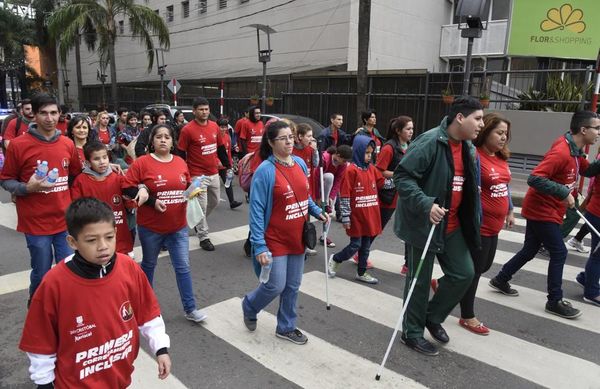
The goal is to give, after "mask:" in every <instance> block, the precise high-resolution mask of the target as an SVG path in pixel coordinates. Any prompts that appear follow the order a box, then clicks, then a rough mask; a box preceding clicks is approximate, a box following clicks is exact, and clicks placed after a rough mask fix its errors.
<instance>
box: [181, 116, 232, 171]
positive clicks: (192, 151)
mask: <svg viewBox="0 0 600 389" xmlns="http://www.w3.org/2000/svg"><path fill="white" fill-rule="evenodd" d="M222 145H223V137H222V136H221V131H220V130H219V126H217V123H215V122H213V121H210V120H208V122H207V123H206V124H205V125H200V124H199V123H198V122H197V121H196V120H192V121H191V122H189V123H188V124H186V125H185V126H184V127H183V128H182V129H181V133H180V134H179V144H178V145H177V147H178V148H179V149H180V150H183V151H185V152H186V153H187V164H188V168H189V170H190V174H191V175H192V176H193V177H195V176H201V175H207V176H212V175H214V174H217V173H218V172H219V158H218V157H217V147H219V146H222Z"/></svg>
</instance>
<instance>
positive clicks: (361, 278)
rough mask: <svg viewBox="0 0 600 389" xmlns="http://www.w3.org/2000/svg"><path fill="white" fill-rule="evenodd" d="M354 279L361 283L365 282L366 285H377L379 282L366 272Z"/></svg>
mask: <svg viewBox="0 0 600 389" xmlns="http://www.w3.org/2000/svg"><path fill="white" fill-rule="evenodd" d="M354 279H355V280H358V281H361V282H365V283H367V284H378V283H379V280H378V279H377V278H375V277H373V276H372V275H370V274H369V273H367V272H365V274H363V275H362V276H359V275H358V274H357V275H356V277H354Z"/></svg>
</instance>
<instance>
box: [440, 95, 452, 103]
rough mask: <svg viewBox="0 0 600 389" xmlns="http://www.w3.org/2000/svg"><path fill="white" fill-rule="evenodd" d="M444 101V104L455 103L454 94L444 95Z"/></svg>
mask: <svg viewBox="0 0 600 389" xmlns="http://www.w3.org/2000/svg"><path fill="white" fill-rule="evenodd" d="M442 101H443V102H444V104H447V105H450V104H452V103H454V96H452V95H442Z"/></svg>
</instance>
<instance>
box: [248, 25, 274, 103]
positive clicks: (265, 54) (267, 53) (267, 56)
mask: <svg viewBox="0 0 600 389" xmlns="http://www.w3.org/2000/svg"><path fill="white" fill-rule="evenodd" d="M245 27H251V28H256V42H257V43H258V62H262V64H263V75H262V104H261V110H260V111H261V112H262V113H265V112H266V110H267V62H270V61H271V51H273V50H271V34H274V33H276V32H277V31H275V30H274V29H273V28H271V27H269V26H267V25H266V24H249V25H247V26H242V27H240V28H245ZM260 31H262V32H264V33H265V34H266V35H267V49H266V50H265V49H263V50H261V47H260V33H259V32H260Z"/></svg>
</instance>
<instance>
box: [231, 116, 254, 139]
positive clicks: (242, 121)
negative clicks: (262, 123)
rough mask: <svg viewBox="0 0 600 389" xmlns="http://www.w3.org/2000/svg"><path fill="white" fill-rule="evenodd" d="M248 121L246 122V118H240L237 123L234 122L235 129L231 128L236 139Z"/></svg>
mask: <svg viewBox="0 0 600 389" xmlns="http://www.w3.org/2000/svg"><path fill="white" fill-rule="evenodd" d="M249 121H250V120H248V118H246V117H242V118H240V119H239V120H238V121H237V122H235V127H234V128H233V131H234V132H235V134H236V135H237V136H238V137H239V136H240V132H241V131H242V128H244V125H245V124H246V122H249Z"/></svg>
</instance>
